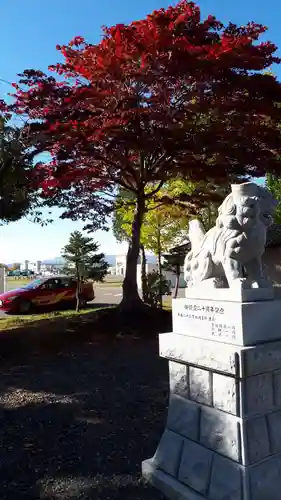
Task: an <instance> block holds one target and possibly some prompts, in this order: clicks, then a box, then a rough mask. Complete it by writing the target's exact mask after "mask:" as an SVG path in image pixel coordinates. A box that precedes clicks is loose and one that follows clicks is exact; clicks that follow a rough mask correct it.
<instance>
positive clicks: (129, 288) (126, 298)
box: [119, 194, 145, 311]
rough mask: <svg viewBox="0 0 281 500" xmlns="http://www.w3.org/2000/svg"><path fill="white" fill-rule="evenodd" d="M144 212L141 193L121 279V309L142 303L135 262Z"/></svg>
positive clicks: (143, 200) (137, 255)
mask: <svg viewBox="0 0 281 500" xmlns="http://www.w3.org/2000/svg"><path fill="white" fill-rule="evenodd" d="M144 213H145V199H144V194H142V195H140V196H138V198H137V202H136V208H135V216H134V220H133V224H132V239H131V242H130V245H129V249H128V253H127V261H126V272H125V277H124V281H123V298H122V301H121V304H120V306H119V307H120V309H121V310H122V311H131V310H134V309H136V308H139V307H140V306H142V305H143V302H142V300H141V298H140V296H139V293H138V285H137V263H138V258H139V253H140V234H141V226H142V223H143V217H144Z"/></svg>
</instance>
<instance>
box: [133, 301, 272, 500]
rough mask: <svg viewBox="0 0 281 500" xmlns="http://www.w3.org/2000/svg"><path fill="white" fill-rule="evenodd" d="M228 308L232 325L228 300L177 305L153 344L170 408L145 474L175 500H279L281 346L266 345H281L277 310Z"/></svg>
mask: <svg viewBox="0 0 281 500" xmlns="http://www.w3.org/2000/svg"><path fill="white" fill-rule="evenodd" d="M207 302H208V303H207ZM228 304H230V307H232V308H233V310H234V309H235V314H234V313H233V315H232V316H231V315H229V312H228V309H227V303H226V301H222V300H220V301H215V300H213V301H212V302H210V301H204V300H199V299H196V300H193V299H191V298H186V299H175V301H173V330H174V331H173V333H166V334H161V335H160V356H162V357H164V358H166V359H167V360H168V361H169V372H170V404H169V410H168V418H167V424H166V429H165V431H164V434H163V436H162V438H161V440H160V443H159V446H158V448H157V450H156V453H155V455H154V457H152V458H151V459H149V460H146V461H144V462H143V464H142V471H143V475H144V476H145V477H146V478H147V479H148V480H149V481H150V482H151V483H152V484H153V485H154V486H155V487H156V488H158V489H160V490H161V491H162V492H163V493H164V494H165V495H166V496H167V497H168V498H170V499H172V500H173V499H174V500H278V499H279V498H280V495H281V340H280V341H270V342H268V341H267V338H268V337H269V339H273V338H274V339H277V337H278V336H279V338H280V339H281V301H275V300H272V301H269V302H263V301H261V302H259V303H242V302H240V303H238V302H237V303H231V302H228ZM195 306H196V307H195ZM256 306H257V307H256ZM193 307H195V309H194V308H193ZM199 307H201V309H198V308H199ZM207 307H208V308H213V311H206V308H207ZM202 308H204V310H203V309H202ZM222 310H223V311H224V312H222ZM182 311H187V314H188V315H190V316H191V317H189V316H186V317H182V316H181V314H182ZM239 311H240V313H239V314H238V312H239ZM178 314H180V315H178ZM192 315H194V316H195V315H196V318H195V317H193V318H192ZM247 315H249V318H248V316H247ZM199 316H201V318H204V319H199ZM220 317H223V319H221V320H220V321H219V319H218V318H220ZM251 318H252V326H251V321H250V319H251ZM199 324H200V325H201V326H200V325H199ZM267 324H269V325H270V326H269V327H266V325H267ZM254 326H255V328H254ZM206 332H207V333H206ZM212 332H213V333H212ZM214 332H215V333H214ZM237 332H239V334H238V333H237ZM255 335H256V339H255ZM202 337H203V338H202Z"/></svg>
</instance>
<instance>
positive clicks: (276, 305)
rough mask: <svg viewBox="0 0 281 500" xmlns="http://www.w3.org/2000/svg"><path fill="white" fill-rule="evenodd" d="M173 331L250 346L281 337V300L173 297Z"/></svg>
mask: <svg viewBox="0 0 281 500" xmlns="http://www.w3.org/2000/svg"><path fill="white" fill-rule="evenodd" d="M172 314H173V332H174V333H180V334H182V335H186V336H190V337H195V338H201V339H206V340H215V341H217V342H224V343H227V344H235V345H240V346H250V345H254V344H260V343H263V342H268V341H273V340H277V339H278V340H279V339H280V326H279V325H280V322H281V301H280V300H268V301H260V302H230V301H226V300H206V299H196V298H180V299H173V301H172Z"/></svg>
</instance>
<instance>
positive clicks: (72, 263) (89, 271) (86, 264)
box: [62, 231, 108, 311]
mask: <svg viewBox="0 0 281 500" xmlns="http://www.w3.org/2000/svg"><path fill="white" fill-rule="evenodd" d="M98 248H99V245H98V243H95V242H94V241H93V239H92V238H90V237H87V236H84V235H83V234H82V233H81V232H80V231H74V232H73V233H71V235H70V238H69V243H68V244H67V245H65V247H64V248H63V250H62V257H63V258H64V259H65V261H66V266H65V269H64V271H65V272H66V273H67V274H72V275H73V276H75V278H76V280H77V287H76V311H79V309H80V306H81V302H82V296H81V288H82V286H81V285H82V282H83V281H84V280H85V279H89V278H91V279H93V280H94V281H103V279H104V277H105V275H106V274H107V269H108V264H107V262H106V260H105V255H104V254H103V253H96V252H97V250H98Z"/></svg>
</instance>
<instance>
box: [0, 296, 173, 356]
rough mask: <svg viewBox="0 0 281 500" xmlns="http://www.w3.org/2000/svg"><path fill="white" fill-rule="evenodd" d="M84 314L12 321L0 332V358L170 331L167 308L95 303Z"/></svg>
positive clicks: (144, 336)
mask: <svg viewBox="0 0 281 500" xmlns="http://www.w3.org/2000/svg"><path fill="white" fill-rule="evenodd" d="M94 307H95V309H94V310H93V307H92V306H91V310H89V312H87V311H83V314H76V313H75V312H73V313H72V312H70V313H69V315H68V314H67V315H58V316H56V315H55V314H54V315H52V316H48V315H47V317H46V319H42V317H41V319H38V320H36V315H34V316H33V317H32V321H27V322H20V323H19V324H15V325H14V327H13V328H12V329H7V330H5V328H4V329H2V330H1V332H0V361H2V362H3V361H5V360H6V361H7V360H10V359H11V358H13V359H19V358H22V357H25V356H26V355H28V354H30V353H33V352H34V351H35V352H38V351H45V352H47V353H50V352H57V351H60V350H61V349H63V348H65V347H66V348H69V347H70V346H74V345H77V344H82V343H83V342H89V341H106V343H108V342H110V341H114V339H116V337H117V338H118V337H123V336H130V337H140V338H150V337H156V336H158V334H159V333H161V332H167V331H171V326H172V325H171V313H170V312H169V311H161V310H152V309H151V310H149V311H148V313H147V314H143V313H140V314H136V313H134V314H131V315H130V314H124V313H121V312H120V310H119V309H118V307H117V306H112V305H109V304H95V306H94Z"/></svg>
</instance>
